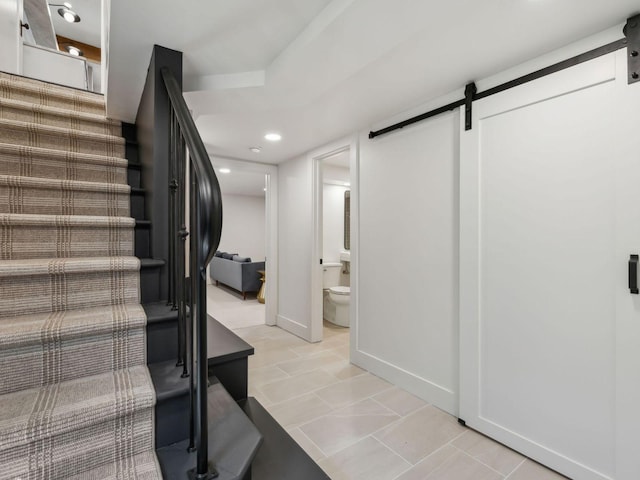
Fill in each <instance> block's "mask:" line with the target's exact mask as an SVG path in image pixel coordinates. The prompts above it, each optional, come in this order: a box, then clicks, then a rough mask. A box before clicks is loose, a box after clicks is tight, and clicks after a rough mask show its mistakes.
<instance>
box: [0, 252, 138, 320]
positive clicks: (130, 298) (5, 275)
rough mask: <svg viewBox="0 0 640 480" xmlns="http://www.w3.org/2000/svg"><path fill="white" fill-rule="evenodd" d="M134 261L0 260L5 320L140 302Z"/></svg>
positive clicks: (0, 293)
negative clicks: (21, 316) (6, 318)
mask: <svg viewBox="0 0 640 480" xmlns="http://www.w3.org/2000/svg"><path fill="white" fill-rule="evenodd" d="M139 268H140V261H139V260H138V259H137V258H136V257H91V258H86V257H83V258H61V259H49V260H47V259H42V260H40V259H25V260H3V261H0V321H2V320H1V319H2V318H4V317H14V316H19V315H35V314H37V313H47V312H60V311H64V310H72V309H83V308H93V307H100V306H108V305H120V304H137V303H140V272H139Z"/></svg>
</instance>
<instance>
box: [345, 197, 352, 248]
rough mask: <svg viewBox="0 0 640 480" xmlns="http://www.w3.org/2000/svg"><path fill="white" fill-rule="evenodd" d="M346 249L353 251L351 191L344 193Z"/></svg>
mask: <svg viewBox="0 0 640 480" xmlns="http://www.w3.org/2000/svg"><path fill="white" fill-rule="evenodd" d="M344 249H345V250H351V191H350V190H347V191H346V192H344Z"/></svg>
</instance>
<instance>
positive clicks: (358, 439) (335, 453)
mask: <svg viewBox="0 0 640 480" xmlns="http://www.w3.org/2000/svg"><path fill="white" fill-rule="evenodd" d="M356 403H358V402H356ZM354 405H355V404H354ZM345 408H346V407H345ZM328 416H331V412H329V413H327V414H325V415H321V416H320V417H317V418H315V419H313V420H310V421H308V422H307V423H305V424H303V425H298V426H297V428H298V429H299V430H300V431H301V432H303V433H304V431H303V430H302V427H304V426H306V425H308V424H310V423H313V422H315V421H317V420H320V419H322V418H324V417H328ZM363 416H364V415H363ZM401 419H402V417H399V418H398V419H397V420H395V421H394V422H391V423H389V424H387V425H384V426H382V427H380V428H378V429H377V430H374V431H373V432H369V433H368V434H366V435H363V436H362V437H357V438H356V439H355V440H354V441H353V442H351V443H349V444H348V445H345V446H344V447H343V448H341V449H340V450H337V451H335V452H333V453H332V454H330V455H329V454H327V453H326V452H325V451H324V450H322V449H320V450H321V451H322V452H323V453H324V454H325V457H329V456H333V455H337V454H338V453H340V452H342V451H343V450H346V449H347V448H349V447H352V446H353V445H355V444H356V443H358V442H361V441H362V440H364V439H365V438H367V437H372V438H373V439H374V440H377V441H378V442H380V443H382V444H383V445H384V446H385V447H388V448H389V450H391V451H393V452H394V453H396V452H395V451H394V450H393V449H392V448H391V447H389V446H388V445H387V444H386V443H384V442H383V441H381V440H380V439H379V438H377V437H375V436H374V434H375V433H377V432H379V431H380V430H383V429H384V428H387V427H390V426H391V425H393V424H394V423H396V422H397V421H399V420H401ZM305 435H306V434H305ZM306 436H307V437H308V435H306ZM314 443H315V442H314ZM401 458H402V459H403V460H406V459H405V458H404V457H402V456H401ZM407 461H408V460H407ZM409 463H411V462H409Z"/></svg>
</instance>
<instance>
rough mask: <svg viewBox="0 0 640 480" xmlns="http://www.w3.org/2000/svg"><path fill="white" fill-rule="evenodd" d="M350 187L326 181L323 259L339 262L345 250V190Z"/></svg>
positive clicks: (323, 206)
mask: <svg viewBox="0 0 640 480" xmlns="http://www.w3.org/2000/svg"><path fill="white" fill-rule="evenodd" d="M348 189H349V187H345V186H342V185H332V184H328V183H325V184H324V185H323V191H322V260H323V261H324V262H339V261H340V252H341V251H343V250H344V192H346V191H347V190H348Z"/></svg>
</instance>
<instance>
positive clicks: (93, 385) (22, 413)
mask: <svg viewBox="0 0 640 480" xmlns="http://www.w3.org/2000/svg"><path fill="white" fill-rule="evenodd" d="M127 397H129V398H133V397H135V401H123V400H125V399H126V398H127ZM0 400H1V401H0V451H2V450H6V449H8V448H10V447H17V446H24V445H27V444H28V443H30V442H34V441H41V440H43V439H46V438H50V437H52V436H54V435H60V434H63V433H66V432H70V431H72V430H74V429H76V428H78V427H80V426H90V425H95V424H98V423H102V422H105V421H108V420H110V419H113V418H116V417H119V416H126V415H131V414H133V413H134V412H135V411H136V410H141V409H144V408H150V407H153V406H154V404H155V392H154V390H153V384H152V383H151V377H150V376H149V372H148V370H147V369H146V367H145V366H142V365H140V366H135V367H131V368H128V369H124V370H116V371H111V372H108V373H104V374H102V375H94V376H92V377H83V378H79V379H76V380H70V381H67V382H61V383H58V384H54V385H49V386H45V387H40V388H35V389H29V390H21V391H19V392H14V393H9V394H6V395H3V396H2V397H0ZM36 418H40V419H42V420H44V421H45V423H46V424H45V425H40V426H38V427H37V428H34V427H33V421H34V420H35V419H36Z"/></svg>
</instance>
